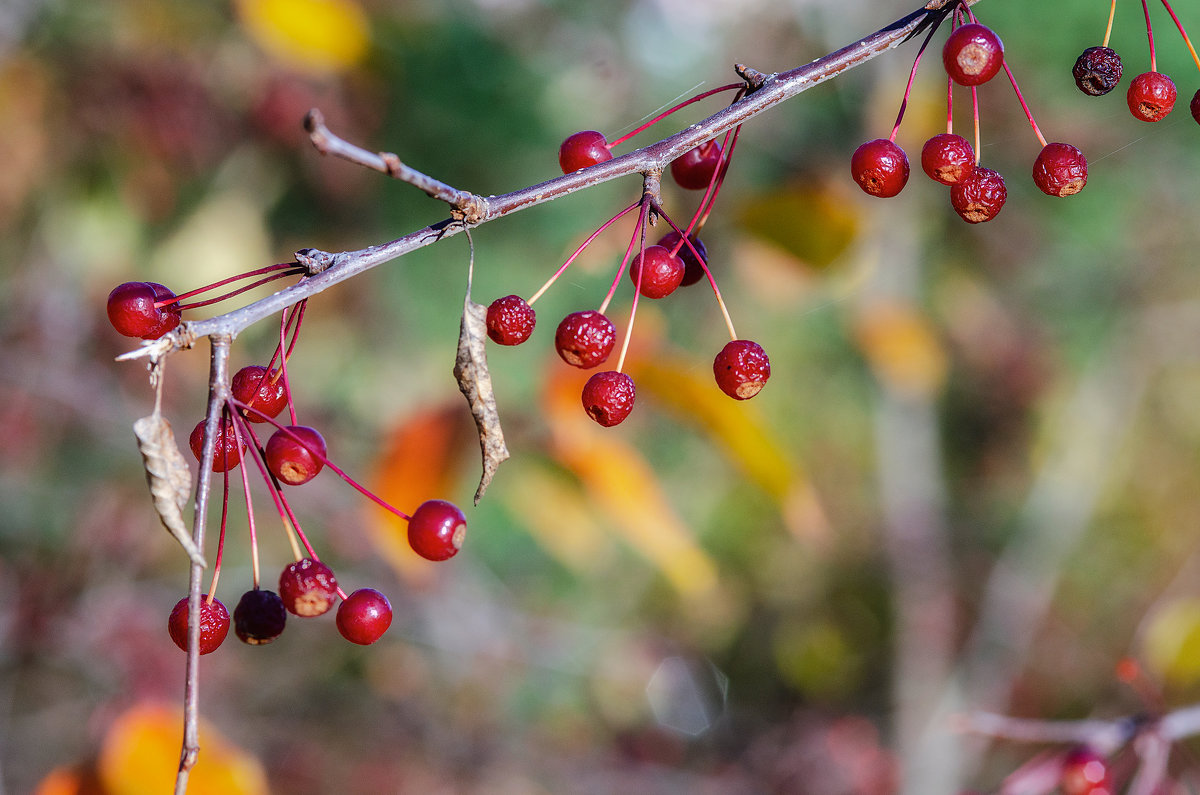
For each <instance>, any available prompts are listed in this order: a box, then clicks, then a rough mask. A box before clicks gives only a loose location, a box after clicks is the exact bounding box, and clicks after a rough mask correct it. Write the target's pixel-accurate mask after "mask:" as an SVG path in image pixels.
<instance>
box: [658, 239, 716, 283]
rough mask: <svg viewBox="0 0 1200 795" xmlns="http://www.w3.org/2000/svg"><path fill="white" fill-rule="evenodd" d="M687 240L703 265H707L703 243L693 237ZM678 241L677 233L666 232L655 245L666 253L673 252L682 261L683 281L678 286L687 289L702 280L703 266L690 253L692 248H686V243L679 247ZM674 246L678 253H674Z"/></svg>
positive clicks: (706, 253) (706, 254)
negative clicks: (697, 253)
mask: <svg viewBox="0 0 1200 795" xmlns="http://www.w3.org/2000/svg"><path fill="white" fill-rule="evenodd" d="M688 240H690V241H692V247H694V248H695V249H696V251H698V252H699V253H700V257H701V258H703V260H704V263H705V265H707V264H708V250H707V249H706V248H704V243H702V242H701V241H700V238H698V237H696V236H695V235H688ZM679 241H680V235H679V233H678V232H674V231H672V232H667V233H666V234H665V235H663V236H662V237H661V238H659V241H658V243H657V245H659V246H662V247H663V248H665V249H666V250H667V251H674V252H675V256H677V257H679V258H680V259H681V260H683V280H682V281H680V282H679V286H680V287H687V286H688V285H691V284H695V283H696V282H698V281H700V280H701V279H703V278H704V265H701V264H700V260H699V259H697V258H696V255H695V254H694V253H692V248H690V247H688V245H687V244H686V243H685V244H684V245H682V246H679ZM676 246H678V247H679V250H678V251H675V248H676Z"/></svg>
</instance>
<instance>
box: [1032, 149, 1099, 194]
mask: <svg viewBox="0 0 1200 795" xmlns="http://www.w3.org/2000/svg"><path fill="white" fill-rule="evenodd" d="M1033 181H1034V182H1035V183H1036V184H1037V186H1038V187H1039V188H1041V189H1042V192H1043V193H1045V194H1047V195H1048V196H1070V195H1072V194H1075V193H1079V191H1081V190H1083V186H1084V185H1086V184H1087V159H1086V158H1085V157H1084V156H1083V152H1080V151H1079V150H1078V149H1076V148H1075V147H1074V146H1071V145H1070V144H1062V143H1050V144H1046V145H1045V146H1044V147H1042V151H1041V152H1040V153H1039V154H1038V156H1037V161H1036V162H1035V163H1034V164H1033Z"/></svg>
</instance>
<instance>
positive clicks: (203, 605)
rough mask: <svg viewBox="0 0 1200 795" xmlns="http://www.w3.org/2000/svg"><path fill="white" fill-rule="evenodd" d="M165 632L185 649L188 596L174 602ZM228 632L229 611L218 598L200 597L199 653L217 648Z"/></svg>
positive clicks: (205, 652)
mask: <svg viewBox="0 0 1200 795" xmlns="http://www.w3.org/2000/svg"><path fill="white" fill-rule="evenodd" d="M167 634H169V635H170V636H171V640H173V641H175V645H176V646H178V647H179V648H181V649H183V650H184V651H187V642H188V598H187V597H186V596H185V597H183V598H182V599H180V600H179V601H178V602H176V603H175V607H174V608H172V609H171V615H170V617H169V618H168V619H167ZM228 634H229V611H228V610H226V609H225V605H223V604H221V600H220V599H215V598H214V599H213V600H212V601H211V602H209V601H208V598H207V597H204V596H202V597H200V653H201V654H208V653H209V652H213V651H216V650H217V647H218V646H220V645H221V644H222V643H224V642H225V636H226V635H228Z"/></svg>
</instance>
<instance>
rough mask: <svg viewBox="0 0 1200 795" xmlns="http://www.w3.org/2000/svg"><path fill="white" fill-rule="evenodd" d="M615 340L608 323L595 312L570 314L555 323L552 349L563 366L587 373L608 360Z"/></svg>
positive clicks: (609, 322) (611, 325)
mask: <svg viewBox="0 0 1200 795" xmlns="http://www.w3.org/2000/svg"><path fill="white" fill-rule="evenodd" d="M616 338H617V330H616V328H614V327H613V324H612V321H610V320H609V319H608V318H606V317H605V316H604V315H602V314H600V313H599V312H593V311H592V310H585V311H582V312H572V313H571V314H569V315H567V316H566V317H564V318H563V319H562V322H561V323H559V324H558V330H557V331H555V332H554V348H555V350H557V351H558V355H559V356H560V357H562V360H563V361H564V362H566V363H567V364H569V365H571V366H572V367H578V368H580V369H581V370H588V369H590V368H592V367H595V366H597V365H599V364H601V363H602V362H603V361H604V360H605V359H607V358H608V355H609V354H610V353H612V349H613V343H614V342H615V341H616Z"/></svg>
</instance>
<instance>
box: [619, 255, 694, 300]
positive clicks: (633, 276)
mask: <svg viewBox="0 0 1200 795" xmlns="http://www.w3.org/2000/svg"><path fill="white" fill-rule="evenodd" d="M686 270H687V266H685V265H684V264H683V260H681V259H680V258H679V257H676V256H672V254H671V251H670V249H667V248H663V247H662V246H647V247H646V250H645V251H642V252H638V255H637V256H636V257H634V258H633V261H632V262H630V263H629V278H630V280H631V281H632V282H633V284H634V286H635V287H638V292H640V293H641V294H642V295H644V296H646V297H647V298H666V297H667V296H668V295H670V294H671V293H673V292H675V288H676V287H678V286H679V285H680V284H681V283H682V282H683V274H684V272H685V271H686Z"/></svg>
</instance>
